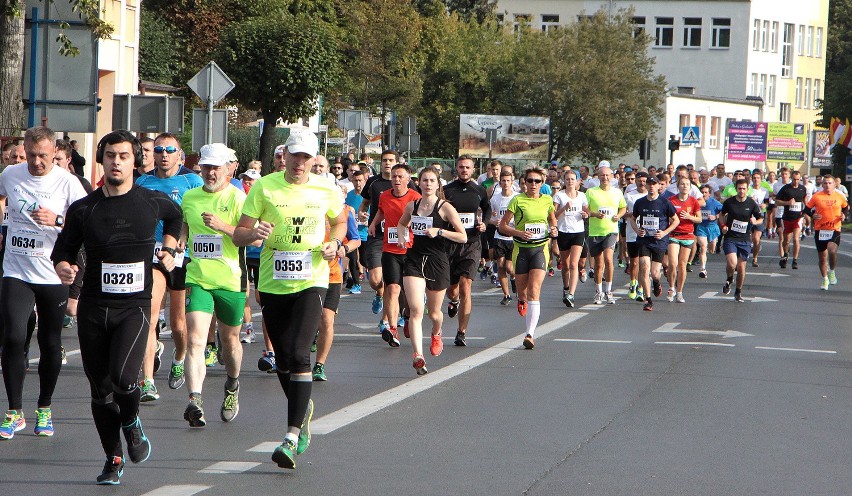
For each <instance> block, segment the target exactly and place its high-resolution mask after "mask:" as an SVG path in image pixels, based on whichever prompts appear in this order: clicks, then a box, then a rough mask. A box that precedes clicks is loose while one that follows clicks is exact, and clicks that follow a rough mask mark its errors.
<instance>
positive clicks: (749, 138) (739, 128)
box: [728, 121, 767, 162]
mask: <svg viewBox="0 0 852 496" xmlns="http://www.w3.org/2000/svg"><path fill="white" fill-rule="evenodd" d="M766 131H767V129H766V123H765V122H746V121H732V122H731V123H730V126H728V160H750V161H756V162H764V161H766Z"/></svg>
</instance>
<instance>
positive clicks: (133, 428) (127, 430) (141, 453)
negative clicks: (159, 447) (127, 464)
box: [121, 417, 151, 463]
mask: <svg viewBox="0 0 852 496" xmlns="http://www.w3.org/2000/svg"><path fill="white" fill-rule="evenodd" d="M121 430H122V431H123V432H124V439H125V440H126V441H127V454H128V455H129V456H130V461H131V462H133V463H142V462H144V461H145V460H147V459H148V457H149V456H151V442H150V441H148V436H146V435H145V432H144V431H143V430H142V422H140V421H139V417H136V420H134V421H133V422H131V423H130V424H129V425H125V426H122V427H121Z"/></svg>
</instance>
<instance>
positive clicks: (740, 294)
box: [734, 290, 745, 303]
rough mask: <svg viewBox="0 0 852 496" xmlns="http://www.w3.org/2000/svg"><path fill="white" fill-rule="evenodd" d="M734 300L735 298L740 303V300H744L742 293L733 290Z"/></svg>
mask: <svg viewBox="0 0 852 496" xmlns="http://www.w3.org/2000/svg"><path fill="white" fill-rule="evenodd" d="M734 300H736V301H738V302H740V303H742V302H744V301H745V299H744V298H743V294H742V293H741V292H740V291H739V290H737V291H736V292H734Z"/></svg>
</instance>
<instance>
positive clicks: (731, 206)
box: [721, 196, 763, 241]
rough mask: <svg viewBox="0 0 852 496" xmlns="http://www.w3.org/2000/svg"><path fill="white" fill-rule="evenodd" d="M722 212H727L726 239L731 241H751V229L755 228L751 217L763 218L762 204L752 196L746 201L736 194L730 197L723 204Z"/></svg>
mask: <svg viewBox="0 0 852 496" xmlns="http://www.w3.org/2000/svg"><path fill="white" fill-rule="evenodd" d="M721 213H723V214H725V225H726V226H728V232H727V233H726V234H725V239H726V240H730V241H751V231H752V229H753V228H754V226H753V225H752V223H751V218H752V217H754V218H755V219H762V218H763V214H762V213H760V205H758V204H757V202H755V201H754V200H752V199H751V197H747V198H746V199H745V201H739V200H737V197H736V196H732V197H730V198H728V199H727V200H725V203H723V204H722V212H721Z"/></svg>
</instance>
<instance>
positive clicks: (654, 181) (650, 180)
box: [647, 176, 660, 184]
mask: <svg viewBox="0 0 852 496" xmlns="http://www.w3.org/2000/svg"><path fill="white" fill-rule="evenodd" d="M647 182H648V184H660V180H659V179H657V176H648V181H647Z"/></svg>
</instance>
